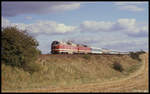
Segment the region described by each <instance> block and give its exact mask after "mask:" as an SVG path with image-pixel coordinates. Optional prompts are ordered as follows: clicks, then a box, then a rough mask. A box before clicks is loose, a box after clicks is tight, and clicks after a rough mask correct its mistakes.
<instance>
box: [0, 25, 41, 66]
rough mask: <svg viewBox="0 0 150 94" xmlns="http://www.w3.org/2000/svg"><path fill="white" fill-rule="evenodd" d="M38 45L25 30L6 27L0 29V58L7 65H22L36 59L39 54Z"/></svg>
mask: <svg viewBox="0 0 150 94" xmlns="http://www.w3.org/2000/svg"><path fill="white" fill-rule="evenodd" d="M38 45H39V44H38V42H37V41H36V40H35V39H34V38H32V37H31V36H29V35H28V33H27V32H26V31H22V30H19V29H17V28H16V27H6V28H4V29H3V30H2V48H1V51H2V53H1V57H2V58H1V60H2V62H4V63H5V64H7V65H11V66H17V67H23V66H24V65H25V64H26V63H30V62H34V61H35V60H36V59H37V57H38V55H39V54H40V50H38V49H37V46H38Z"/></svg>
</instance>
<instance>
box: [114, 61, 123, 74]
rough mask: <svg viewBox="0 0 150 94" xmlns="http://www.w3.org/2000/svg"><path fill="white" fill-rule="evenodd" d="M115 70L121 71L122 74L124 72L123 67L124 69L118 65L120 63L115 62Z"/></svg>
mask: <svg viewBox="0 0 150 94" xmlns="http://www.w3.org/2000/svg"><path fill="white" fill-rule="evenodd" d="M113 68H114V69H115V70H117V71H120V72H122V71H123V70H124V69H123V67H122V65H121V64H120V63H118V62H114V63H113Z"/></svg>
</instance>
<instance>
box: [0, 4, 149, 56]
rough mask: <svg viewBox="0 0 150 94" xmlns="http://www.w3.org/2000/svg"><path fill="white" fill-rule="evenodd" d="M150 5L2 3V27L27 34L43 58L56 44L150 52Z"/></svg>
mask: <svg viewBox="0 0 150 94" xmlns="http://www.w3.org/2000/svg"><path fill="white" fill-rule="evenodd" d="M148 3H149V2H146V1H143V2H139V1H138V2H137V1H136V2H134V1H132V2H131V1H130V2H129V1H128V2H127V1H126V2H123V1H120V2H114V1H113V2H111V1H107V2H104V1H103V2H102V1H101V2H100V1H97V2H92V1H90V2H89V1H88V2H87V1H86V2H79V1H78V2H77V1H71V2H67V1H66V2H60V1H59V2H56V1H55V2H54V1H53V2H52V1H51V2H50V1H49V2H48V1H43V2H42V1H40V2H38V1H32V2H31V1H28V2H27V1H26V2H25V1H21V2H19V1H13V2H10V1H5V2H4V1H3V2H2V9H1V10H2V11H1V13H2V16H1V18H2V22H1V23H2V24H1V26H2V27H4V28H5V27H7V26H16V27H17V28H18V29H20V30H27V32H28V33H29V35H31V36H33V37H34V38H35V39H36V40H37V41H38V42H39V46H38V48H39V49H40V50H41V51H42V53H43V54H47V53H50V51H51V43H52V41H54V40H60V41H68V40H71V41H73V42H74V43H80V44H86V45H88V46H92V47H98V48H107V49H111V50H116V51H122V52H127V51H139V50H144V51H148V48H149V47H148V39H149V37H148V33H149V31H148V28H149V27H148V20H149V18H148V11H149V10H148V7H149V6H148Z"/></svg>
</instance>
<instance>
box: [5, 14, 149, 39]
mask: <svg viewBox="0 0 150 94" xmlns="http://www.w3.org/2000/svg"><path fill="white" fill-rule="evenodd" d="M7 26H17V27H18V28H19V29H22V30H27V31H28V32H29V33H30V34H32V35H40V34H46V35H47V34H49V35H50V34H66V33H75V32H80V33H83V32H85V33H86V32H87V33H88V32H92V33H96V32H121V33H123V34H126V35H128V36H132V37H145V36H148V25H141V24H139V23H137V22H136V19H127V18H121V19H118V20H117V21H116V22H105V21H84V22H82V23H81V24H80V25H79V26H69V25H65V24H64V23H59V22H55V21H44V20H40V21H37V22H35V23H32V24H24V23H11V22H10V21H9V20H8V19H6V18H4V17H2V27H7Z"/></svg>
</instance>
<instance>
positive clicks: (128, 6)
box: [113, 2, 148, 12]
mask: <svg viewBox="0 0 150 94" xmlns="http://www.w3.org/2000/svg"><path fill="white" fill-rule="evenodd" d="M113 4H114V5H116V6H117V8H119V9H121V10H127V11H133V12H140V11H144V8H143V7H139V5H141V4H148V2H114V3H113Z"/></svg>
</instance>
